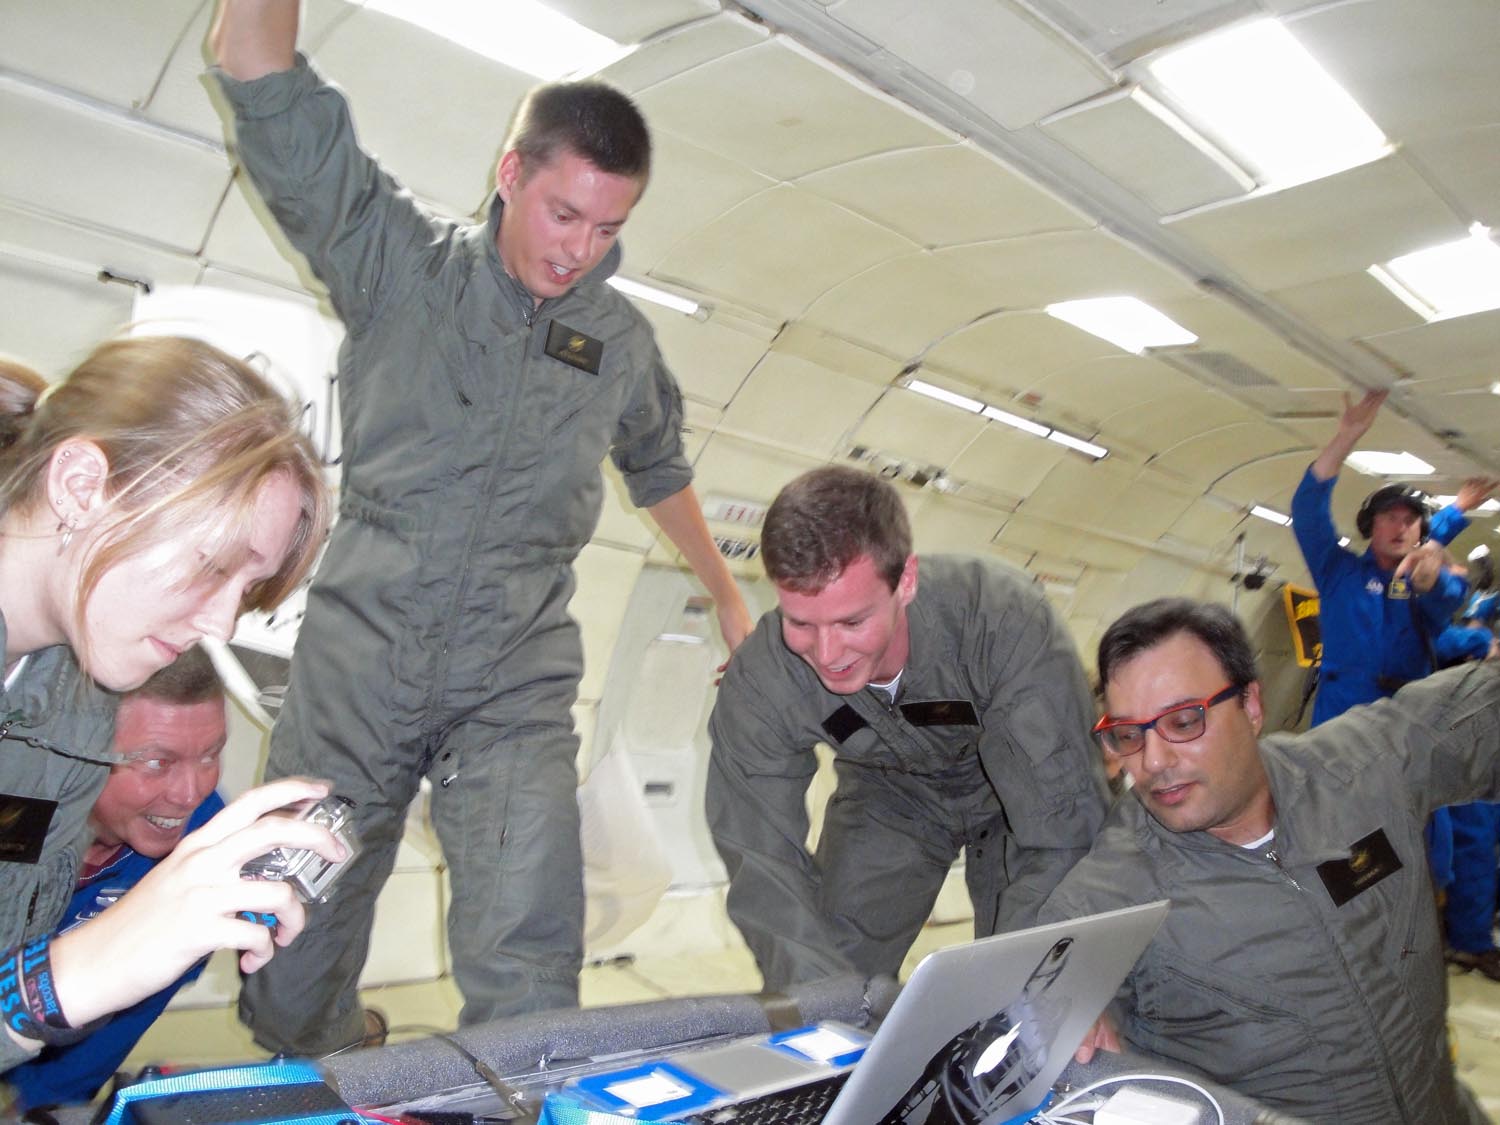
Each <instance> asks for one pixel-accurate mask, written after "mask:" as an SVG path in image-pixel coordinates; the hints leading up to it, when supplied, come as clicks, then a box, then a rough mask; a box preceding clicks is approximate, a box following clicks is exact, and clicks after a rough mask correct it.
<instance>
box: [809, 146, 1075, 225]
mask: <svg viewBox="0 0 1500 1125" xmlns="http://www.w3.org/2000/svg"><path fill="white" fill-rule="evenodd" d="M798 184H799V186H801V187H804V188H807V189H808V190H809V191H813V192H817V193H818V194H819V195H823V196H826V197H827V198H829V199H831V200H833V201H834V202H835V203H842V204H843V205H844V206H846V207H848V208H849V209H850V210H853V211H858V212H859V213H860V214H862V215H865V216H868V217H869V218H871V219H874V220H875V221H877V222H879V223H882V224H883V225H885V226H888V227H890V228H891V229H892V230H894V231H896V232H897V233H899V234H902V235H905V236H906V237H907V238H910V239H911V240H912V241H913V242H915V243H918V244H919V245H922V246H929V247H938V246H958V245H963V244H966V243H971V242H988V241H992V240H994V239H997V238H1013V237H1015V236H1016V235H1021V234H1037V233H1040V232H1042V231H1050V230H1082V229H1085V228H1087V227H1089V226H1091V225H1092V224H1091V223H1090V222H1089V221H1088V220H1087V219H1086V218H1084V217H1083V216H1082V215H1080V214H1079V213H1078V212H1077V211H1075V210H1073V208H1071V207H1069V206H1067V205H1066V204H1064V203H1060V202H1059V201H1058V200H1056V199H1054V198H1053V197H1052V196H1050V195H1048V194H1047V193H1046V192H1044V191H1042V190H1041V189H1040V188H1038V187H1036V186H1034V185H1033V184H1032V183H1031V182H1030V181H1028V180H1026V179H1025V178H1023V177H1021V176H1019V175H1017V174H1016V173H1014V172H1012V171H1010V170H1009V169H1007V168H1006V167H1005V166H1004V165H1002V164H1001V163H1000V162H999V161H998V160H996V159H995V158H994V157H992V156H990V155H989V154H988V153H985V152H981V151H980V150H979V149H977V148H975V147H974V146H973V145H972V144H969V143H967V142H965V143H962V144H951V145H941V146H937V147H932V148H919V149H906V150H903V151H899V152H886V153H881V154H879V155H877V156H870V157H866V158H864V159H862V160H852V161H849V162H848V163H846V164H840V165H836V166H834V167H832V168H828V169H825V170H824V171H821V172H814V173H812V174H811V175H807V176H803V177H802V178H801V179H800V180H799V181H798ZM939 184H941V185H943V189H944V190H943V201H942V203H941V205H935V204H936V202H937V200H936V196H935V194H934V190H933V189H934V186H935V185H939Z"/></svg>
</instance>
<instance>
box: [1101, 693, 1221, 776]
mask: <svg viewBox="0 0 1500 1125" xmlns="http://www.w3.org/2000/svg"><path fill="white" fill-rule="evenodd" d="M1243 690H1244V689H1243V688H1241V687H1240V686H1238V685H1236V684H1230V685H1228V686H1227V687H1225V688H1223V689H1222V690H1220V691H1216V692H1214V694H1213V695H1205V696H1204V697H1203V698H1202V699H1199V700H1197V701H1196V702H1193V703H1179V704H1178V705H1177V706H1175V707H1168V708H1167V709H1166V710H1165V711H1162V712H1161V713H1160V714H1157V715H1154V716H1152V717H1151V718H1149V719H1111V718H1110V717H1109V716H1108V715H1106V716H1105V717H1104V718H1102V719H1100V720H1099V721H1098V722H1097V723H1095V724H1094V737H1095V738H1097V739H1098V740H1099V745H1101V746H1103V747H1104V749H1105V750H1106V751H1108V752H1109V753H1111V754H1113V755H1115V757H1117V758H1128V757H1130V755H1132V754H1139V753H1140V752H1141V751H1142V750H1143V749H1145V746H1146V732H1147V731H1148V730H1151V729H1152V728H1153V727H1154V728H1155V729H1156V733H1157V734H1159V735H1161V736H1162V738H1164V739H1166V740H1167V741H1168V742H1191V741H1193V739H1195V738H1200V737H1202V735H1203V731H1204V730H1205V728H1207V726H1208V709H1209V708H1210V707H1213V706H1214V705H1215V704H1219V703H1223V702H1224V701H1225V700H1226V699H1233V698H1234V697H1235V696H1236V695H1239V694H1240V693H1241V692H1242V691H1243Z"/></svg>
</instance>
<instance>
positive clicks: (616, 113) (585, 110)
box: [505, 81, 651, 187]
mask: <svg viewBox="0 0 1500 1125" xmlns="http://www.w3.org/2000/svg"><path fill="white" fill-rule="evenodd" d="M564 150H566V151H569V152H572V153H575V154H577V155H578V156H581V157H583V159H585V160H587V161H588V162H589V163H590V164H592V165H593V166H594V167H596V168H598V169H599V171H601V172H608V173H610V174H611V175H616V176H628V177H630V178H631V179H634V180H639V181H640V183H641V186H642V187H645V186H646V181H647V180H648V179H649V178H650V176H651V131H650V130H649V129H647V128H646V119H645V118H644V117H642V116H641V111H640V110H639V109H637V108H636V105H635V103H634V102H633V101H631V100H630V99H629V98H628V97H626V96H625V95H624V94H623V93H621V92H620V91H619V90H616V89H615V88H614V87H613V86H610V85H608V84H607V83H604V82H593V81H589V82H551V83H548V84H547V85H545V86H537V87H535V88H534V89H533V90H532V91H531V92H530V93H529V94H527V95H526V99H525V100H524V101H523V102H522V103H521V108H520V109H519V110H517V112H516V118H515V120H514V121H513V122H512V123H511V127H510V135H509V136H508V137H507V138H506V140H505V151H506V152H512V151H513V152H516V153H518V154H519V155H520V157H521V175H522V176H523V177H524V176H526V175H528V174H529V172H530V170H531V169H533V168H540V167H544V166H545V165H547V164H550V163H552V161H553V159H554V158H555V157H556V156H557V155H558V153H559V152H560V151H564Z"/></svg>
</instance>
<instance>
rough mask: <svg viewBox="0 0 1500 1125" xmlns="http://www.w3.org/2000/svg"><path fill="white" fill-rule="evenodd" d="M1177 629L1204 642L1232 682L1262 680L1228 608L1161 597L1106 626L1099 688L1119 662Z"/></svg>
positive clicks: (1241, 684)
mask: <svg viewBox="0 0 1500 1125" xmlns="http://www.w3.org/2000/svg"><path fill="white" fill-rule="evenodd" d="M1178 633H1188V634H1190V635H1191V636H1194V637H1196V638H1198V640H1200V641H1202V642H1203V644H1204V645H1205V646H1207V648H1208V650H1209V651H1210V652H1212V653H1213V654H1214V658H1215V659H1216V660H1218V662H1219V667H1220V668H1222V669H1223V670H1224V675H1225V676H1226V677H1227V678H1228V680H1229V683H1230V684H1231V685H1232V686H1234V687H1237V688H1241V689H1243V688H1246V687H1249V686H1250V684H1252V683H1253V682H1255V681H1256V680H1258V679H1260V672H1259V670H1258V669H1257V668H1256V666H1255V651H1254V649H1252V648H1251V647H1250V637H1249V635H1248V634H1246V632H1245V627H1244V625H1242V624H1241V623H1240V619H1239V618H1238V617H1236V616H1235V615H1234V614H1233V613H1231V612H1230V610H1229V609H1228V607H1226V606H1222V605H1219V604H1217V603H1215V602H1197V601H1194V600H1193V599H1192V598H1158V599H1157V600H1156V601H1154V602H1147V603H1146V604H1145V605H1138V606H1136V607H1135V608H1134V609H1132V610H1129V611H1127V612H1126V613H1125V615H1124V616H1123V617H1121V618H1120V619H1119V620H1118V621H1116V622H1115V623H1114V624H1113V625H1111V626H1110V627H1109V628H1108V629H1106V630H1105V632H1104V636H1103V637H1102V638H1101V639H1100V641H1099V688H1100V691H1101V692H1102V691H1103V690H1104V688H1105V686H1106V685H1108V683H1109V678H1110V675H1111V674H1112V673H1113V672H1114V670H1115V669H1116V668H1118V667H1119V666H1120V665H1121V664H1124V663H1126V662H1128V661H1129V660H1131V659H1132V658H1133V657H1136V656H1139V655H1140V654H1141V653H1143V652H1145V651H1146V650H1147V649H1152V648H1155V647H1156V646H1157V645H1159V644H1161V643H1162V642H1163V641H1166V640H1168V639H1169V638H1171V637H1174V636H1176V635H1177V634H1178Z"/></svg>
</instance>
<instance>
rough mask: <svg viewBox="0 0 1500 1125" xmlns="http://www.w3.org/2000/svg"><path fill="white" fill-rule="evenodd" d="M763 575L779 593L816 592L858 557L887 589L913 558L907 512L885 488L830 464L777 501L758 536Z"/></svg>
mask: <svg viewBox="0 0 1500 1125" xmlns="http://www.w3.org/2000/svg"><path fill="white" fill-rule="evenodd" d="M760 554H761V558H762V559H764V560H765V565H766V575H767V577H769V578H770V579H771V581H772V582H774V583H776V584H777V585H778V586H786V587H788V588H790V589H792V590H796V591H798V592H799V593H817V592H818V591H819V590H821V589H823V587H824V586H827V585H828V583H830V582H832V581H833V580H834V579H835V578H837V577H838V576H839V575H840V574H842V573H843V572H844V568H845V567H847V566H848V565H849V564H850V563H852V562H853V561H854V560H855V559H857V558H859V557H860V556H861V555H869V556H870V559H871V561H872V562H874V564H875V571H876V573H877V574H879V575H880V577H881V578H883V579H884V580H885V582H886V583H887V585H889V586H890V588H891V589H892V590H894V589H895V588H896V584H897V583H898V582H900V581H901V572H902V570H903V569H904V568H905V566H906V560H907V559H908V558H909V557H910V556H911V523H910V521H909V520H908V519H907V518H906V506H905V505H904V504H902V503H901V497H900V496H899V495H897V493H896V490H895V488H893V487H892V486H891V484H890V483H889V482H887V481H884V480H882V479H880V478H879V477H877V476H874V475H872V474H870V473H867V472H864V471H862V470H860V469H851V468H847V467H845V466H842V465H828V466H825V467H824V468H821V469H813V470H812V471H811V472H807V473H803V474H802V475H801V476H800V477H798V478H797V479H796V480H794V481H792V483H791V484H789V485H787V486H786V487H785V488H783V489H782V490H781V492H780V493H778V494H777V496H776V499H775V500H773V501H772V502H771V507H770V510H769V511H767V512H766V522H765V527H764V528H763V529H762V531H761V536H760Z"/></svg>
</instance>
